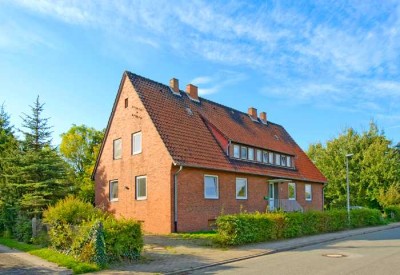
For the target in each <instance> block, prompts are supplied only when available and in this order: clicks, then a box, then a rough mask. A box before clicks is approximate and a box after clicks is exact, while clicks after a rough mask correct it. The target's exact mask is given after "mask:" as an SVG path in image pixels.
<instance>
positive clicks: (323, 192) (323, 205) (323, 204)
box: [322, 183, 328, 211]
mask: <svg viewBox="0 0 400 275" xmlns="http://www.w3.org/2000/svg"><path fill="white" fill-rule="evenodd" d="M327 186H328V183H324V186H323V187H322V211H324V208H325V188H326V187H327Z"/></svg>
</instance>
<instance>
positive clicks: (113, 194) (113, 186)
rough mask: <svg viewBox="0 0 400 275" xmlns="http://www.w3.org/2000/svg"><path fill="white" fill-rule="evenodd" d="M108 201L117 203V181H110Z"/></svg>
mask: <svg viewBox="0 0 400 275" xmlns="http://www.w3.org/2000/svg"><path fill="white" fill-rule="evenodd" d="M110 201H118V181H117V180H112V181H110Z"/></svg>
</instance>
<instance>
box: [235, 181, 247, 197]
mask: <svg viewBox="0 0 400 275" xmlns="http://www.w3.org/2000/svg"><path fill="white" fill-rule="evenodd" d="M236 199H238V200H244V199H247V179H242V178H236Z"/></svg>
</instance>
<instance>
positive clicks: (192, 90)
mask: <svg viewBox="0 0 400 275" xmlns="http://www.w3.org/2000/svg"><path fill="white" fill-rule="evenodd" d="M186 92H187V93H188V94H189V96H190V98H191V99H193V100H195V101H199V93H198V89H197V86H194V85H192V84H188V85H186Z"/></svg>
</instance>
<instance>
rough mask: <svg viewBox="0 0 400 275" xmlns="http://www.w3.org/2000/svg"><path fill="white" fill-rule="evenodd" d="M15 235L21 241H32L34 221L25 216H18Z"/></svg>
mask: <svg viewBox="0 0 400 275" xmlns="http://www.w3.org/2000/svg"><path fill="white" fill-rule="evenodd" d="M14 237H15V238H16V239H17V240H18V241H21V242H25V243H30V242H31V239H32V221H31V219H29V218H27V217H25V216H22V215H20V216H18V218H17V220H16V224H15V229H14Z"/></svg>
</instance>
